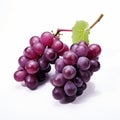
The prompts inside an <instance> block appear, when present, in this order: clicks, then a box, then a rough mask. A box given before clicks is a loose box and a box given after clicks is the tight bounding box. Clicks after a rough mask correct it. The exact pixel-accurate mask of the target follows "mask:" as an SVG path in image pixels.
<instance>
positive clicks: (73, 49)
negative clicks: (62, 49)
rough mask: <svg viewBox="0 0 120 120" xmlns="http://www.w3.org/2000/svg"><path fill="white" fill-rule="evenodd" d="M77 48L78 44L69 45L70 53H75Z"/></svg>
mask: <svg viewBox="0 0 120 120" xmlns="http://www.w3.org/2000/svg"><path fill="white" fill-rule="evenodd" d="M77 47H78V44H76V43H74V44H72V45H71V47H70V50H71V51H72V52H74V53H76V49H77Z"/></svg>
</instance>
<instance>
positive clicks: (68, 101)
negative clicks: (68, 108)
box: [60, 95, 76, 104]
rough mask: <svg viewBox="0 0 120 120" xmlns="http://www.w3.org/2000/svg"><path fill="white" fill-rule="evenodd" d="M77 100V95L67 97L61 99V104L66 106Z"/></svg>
mask: <svg viewBox="0 0 120 120" xmlns="http://www.w3.org/2000/svg"><path fill="white" fill-rule="evenodd" d="M75 99H76V95H73V96H67V95H65V96H64V97H63V98H62V99H61V101H60V102H61V103H63V104H66V103H71V102H73V101H74V100H75Z"/></svg>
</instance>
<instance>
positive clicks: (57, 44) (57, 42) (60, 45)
mask: <svg viewBox="0 0 120 120" xmlns="http://www.w3.org/2000/svg"><path fill="white" fill-rule="evenodd" d="M51 48H52V49H54V50H55V51H56V52H59V51H60V50H61V49H62V48H63V43H62V42H61V41H60V40H57V39H54V41H53V44H52V46H51Z"/></svg>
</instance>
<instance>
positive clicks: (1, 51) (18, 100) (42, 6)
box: [0, 0, 120, 120]
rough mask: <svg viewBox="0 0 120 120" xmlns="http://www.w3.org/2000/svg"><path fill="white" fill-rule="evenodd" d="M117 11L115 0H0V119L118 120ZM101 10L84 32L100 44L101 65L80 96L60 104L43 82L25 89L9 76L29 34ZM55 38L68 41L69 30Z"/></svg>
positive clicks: (119, 25)
mask: <svg viewBox="0 0 120 120" xmlns="http://www.w3.org/2000/svg"><path fill="white" fill-rule="evenodd" d="M119 11H120V5H119V0H0V120H40V119H41V120H78V119H80V120H113V119H114V120H120V73H119V72H120V64H119V61H120V47H119V46H120V45H119V41H120V37H119V34H120V15H119ZM101 13H103V14H104V17H103V19H102V20H101V21H100V22H99V23H98V24H97V25H96V26H95V27H94V28H93V29H92V30H91V34H90V43H98V44H100V45H101V47H102V54H101V56H100V62H101V69H100V71H98V72H97V73H95V74H94V75H93V77H92V79H91V81H90V82H89V83H88V87H87V89H86V91H85V92H84V94H83V95H82V96H81V97H78V98H77V99H76V100H75V101H74V102H73V103H70V104H61V103H59V101H56V100H55V99H53V97H52V95H51V91H52V89H53V86H52V85H51V84H50V83H49V82H47V83H46V84H44V85H42V86H40V87H39V88H38V89H37V90H35V91H30V90H29V89H27V88H26V87H23V86H22V85H21V84H20V83H18V82H16V81H15V80H14V78H13V73H14V71H15V70H16V69H17V67H18V62H17V60H18V57H19V56H21V55H22V54H23V50H24V48H25V47H26V46H28V45H29V38H30V37H31V36H33V35H38V36H40V34H41V33H42V32H44V31H51V30H54V31H56V29H57V28H68V29H69V28H71V27H72V26H73V25H74V23H75V21H76V20H81V19H83V20H86V21H88V22H89V24H92V23H93V22H94V21H95V19H96V18H97V17H98V16H99V15H100V14H101ZM61 39H62V40H63V41H64V42H65V43H67V44H69V45H70V44H71V33H63V36H61ZM50 74H51V75H53V74H54V70H53V71H51V73H50Z"/></svg>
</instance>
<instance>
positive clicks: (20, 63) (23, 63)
mask: <svg viewBox="0 0 120 120" xmlns="http://www.w3.org/2000/svg"><path fill="white" fill-rule="evenodd" d="M28 61H29V59H28V58H27V57H25V56H24V55H23V56H21V57H19V59H18V63H19V65H20V66H21V67H23V68H24V67H25V64H26V63H27V62H28Z"/></svg>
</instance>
